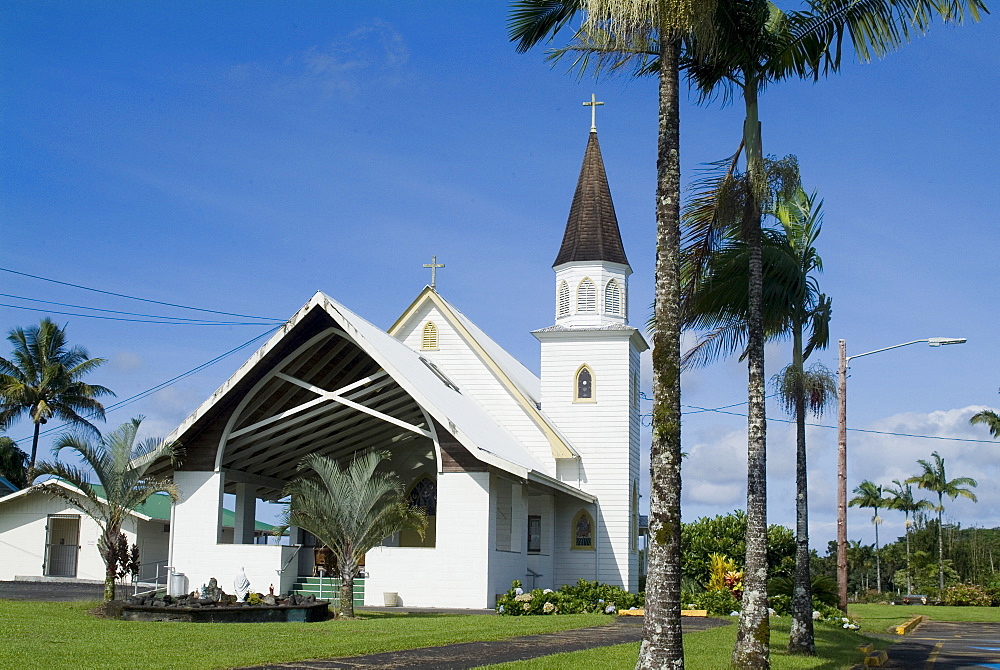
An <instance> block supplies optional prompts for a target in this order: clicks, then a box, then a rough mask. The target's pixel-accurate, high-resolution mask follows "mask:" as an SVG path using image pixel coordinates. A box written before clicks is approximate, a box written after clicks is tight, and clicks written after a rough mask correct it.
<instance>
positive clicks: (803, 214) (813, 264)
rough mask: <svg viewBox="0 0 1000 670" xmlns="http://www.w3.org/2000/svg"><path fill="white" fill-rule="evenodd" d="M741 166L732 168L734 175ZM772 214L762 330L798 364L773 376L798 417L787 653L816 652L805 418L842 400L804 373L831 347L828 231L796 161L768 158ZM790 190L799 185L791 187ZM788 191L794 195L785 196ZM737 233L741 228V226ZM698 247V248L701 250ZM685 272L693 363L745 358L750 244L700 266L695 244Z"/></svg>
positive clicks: (825, 375) (723, 250) (695, 207)
mask: <svg viewBox="0 0 1000 670" xmlns="http://www.w3.org/2000/svg"><path fill="white" fill-rule="evenodd" d="M734 168H735V166H733V165H732V164H730V167H729V168H728V169H730V170H733V169H734ZM765 168H766V170H767V172H768V174H769V175H770V177H769V179H768V192H769V195H768V199H769V201H771V202H772V203H773V205H772V206H771V207H769V208H768V210H769V212H768V213H769V214H770V215H771V217H772V218H773V220H774V221H775V222H776V224H777V227H776V228H775V229H770V228H766V229H764V230H763V232H762V246H761V254H762V256H761V257H762V262H763V295H764V314H763V320H764V330H765V336H766V337H767V338H768V339H770V338H777V337H788V336H790V337H791V339H792V362H791V364H789V365H788V366H787V367H785V368H784V370H782V371H781V372H780V373H779V374H778V375H776V376H775V378H774V383H775V386H776V387H777V390H778V395H779V397H780V398H781V400H782V403H783V404H784V406H785V409H786V410H787V411H788V412H790V413H791V414H793V415H794V416H795V419H796V546H797V550H796V582H797V584H798V586H797V587H796V589H795V591H794V595H793V608H792V611H793V622H792V630H791V636H790V638H789V639H790V642H789V648H790V649H791V650H792V651H795V652H799V653H806V654H811V653H814V651H815V649H814V648H815V644H814V642H813V640H814V635H813V618H812V613H813V605H812V596H811V595H810V584H811V579H810V576H809V561H810V558H809V517H808V493H807V491H808V480H807V464H806V413H807V412H808V411H811V412H812V413H813V414H815V415H820V414H822V411H823V409H824V407H825V406H826V404H827V403H828V402H829V400H830V399H831V398H832V397H834V396H835V394H836V391H835V389H836V381H835V380H834V379H833V376H832V375H831V373H830V372H829V370H827V369H826V368H825V367H824V366H822V365H819V364H817V365H814V366H813V367H811V368H809V369H806V368H805V366H804V362H805V360H806V359H807V358H808V357H809V355H810V354H811V353H812V352H813V351H814V350H816V349H823V348H826V346H827V345H828V344H829V341H830V329H829V324H830V314H831V300H830V299H829V298H828V297H827V296H826V295H824V294H823V293H821V292H820V290H819V284H818V281H817V279H816V277H815V273H816V272H819V271H822V268H823V262H822V259H821V258H820V257H819V254H818V253H817V251H816V247H815V243H816V239H817V237H818V236H819V233H820V229H821V227H822V214H821V207H822V203H817V202H816V196H815V194H813V195H808V194H806V192H805V191H804V190H803V189H802V188H801V186H798V182H799V180H798V170H797V167H796V161H795V159H794V157H793V156H789V157H786V158H785V159H784V160H783V161H773V160H768V161H766V165H765ZM711 182H712V179H711V178H710V179H709V183H711ZM790 185H794V188H792V189H789V186H790ZM786 190H788V191H790V192H788V193H785V191H786ZM705 206H706V203H705V202H704V201H702V200H701V199H698V198H696V199H694V200H693V201H692V202H690V203H689V205H688V206H687V208H686V209H685V217H686V218H688V219H697V218H698V217H699V216H700V214H701V211H702V208H704V207H705ZM734 227H735V226H734ZM699 243H700V241H698V240H695V241H693V242H692V244H693V245H694V246H697V244H699ZM685 251H686V252H688V253H686V254H685V265H684V268H685V273H684V274H685V275H687V276H690V277H692V278H695V277H696V278H697V281H695V282H693V284H688V285H687V290H686V291H685V293H684V297H683V303H682V304H683V313H684V317H685V322H686V323H687V324H688V325H691V326H694V327H695V328H699V329H705V330H707V333H706V334H705V335H704V336H702V337H701V338H700V339H699V341H698V342H697V343H696V344H695V346H694V347H693V348H692V349H691V350H690V351H689V352H688V353H687V354H685V357H684V361H685V363H689V364H703V363H707V362H709V361H710V360H712V359H714V358H716V357H719V356H722V355H725V354H728V353H734V352H736V351H742V352H743V354H744V356H745V355H746V354H747V349H746V345H747V340H748V328H747V323H748V319H749V315H748V311H749V296H748V280H747V270H748V266H749V259H748V256H749V249H748V245H747V244H746V243H745V242H744V241H742V240H741V239H739V238H734V237H732V236H730V237H728V239H727V242H726V244H725V245H724V246H720V247H719V248H718V249H717V250H716V252H715V253H714V254H713V255H712V256H711V258H709V259H707V263H705V262H704V259H700V258H699V255H698V254H697V253H696V251H695V250H694V249H692V248H691V247H690V246H687V247H686V248H685Z"/></svg>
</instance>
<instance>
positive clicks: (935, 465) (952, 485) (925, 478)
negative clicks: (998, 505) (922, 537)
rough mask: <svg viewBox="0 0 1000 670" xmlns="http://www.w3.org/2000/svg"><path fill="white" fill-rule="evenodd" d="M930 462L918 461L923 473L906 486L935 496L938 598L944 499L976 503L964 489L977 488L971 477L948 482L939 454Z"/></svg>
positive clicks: (935, 453)
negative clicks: (914, 486)
mask: <svg viewBox="0 0 1000 670" xmlns="http://www.w3.org/2000/svg"><path fill="white" fill-rule="evenodd" d="M931 458H932V459H933V462H931V461H925V460H924V459H920V460H918V461H917V463H918V464H919V465H920V467H921V468H923V472H921V473H920V474H919V475H915V476H913V477H910V478H908V479H907V480H906V483H907V484H916V485H917V487H918V488H922V489H927V490H928V491H933V492H934V493H936V494H937V497H938V504H937V505H935V507H934V511H936V512H937V517H938V597H939V598H940V597H941V594H942V593H943V592H944V526H943V525H942V523H941V517H942V515H943V514H944V497H945V496H948V497H949V498H951V499H952V500H954V499H955V498H957V497H959V496H962V497H963V498H968V499H969V500H971V501H972V502H977V500H978V499H977V498H976V494H975V493H973V492H972V491H970V490H969V489H968V488H966V487H971V488H976V487H977V486H979V485H978V484H977V483H976V480H975V479H973V478H971V477H956V478H955V479H952V480H950V481H949V480H948V476H947V474H946V473H945V469H944V459H943V458H942V457H941V454H939V453H938V452H936V451H935V452H934V453H932V454H931Z"/></svg>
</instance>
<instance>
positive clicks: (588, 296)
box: [576, 277, 597, 312]
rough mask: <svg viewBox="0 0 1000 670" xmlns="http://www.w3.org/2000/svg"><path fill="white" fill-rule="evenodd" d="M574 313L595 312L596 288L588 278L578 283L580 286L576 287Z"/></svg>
mask: <svg viewBox="0 0 1000 670" xmlns="http://www.w3.org/2000/svg"><path fill="white" fill-rule="evenodd" d="M576 311H577V312H596V311H597V287H596V286H595V285H594V282H593V280H591V278H590V277H585V278H584V280H583V281H581V282H580V285H579V286H577V287H576Z"/></svg>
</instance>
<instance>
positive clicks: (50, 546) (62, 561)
mask: <svg viewBox="0 0 1000 670" xmlns="http://www.w3.org/2000/svg"><path fill="white" fill-rule="evenodd" d="M45 528H46V533H45V574H46V576H48V577H76V563H77V557H78V555H79V553H80V515H79V514H52V515H50V516H49V522H48V524H47V525H46V527H45Z"/></svg>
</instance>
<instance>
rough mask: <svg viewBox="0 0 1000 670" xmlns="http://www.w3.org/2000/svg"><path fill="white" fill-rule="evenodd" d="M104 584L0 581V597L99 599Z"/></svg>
mask: <svg viewBox="0 0 1000 670" xmlns="http://www.w3.org/2000/svg"><path fill="white" fill-rule="evenodd" d="M103 597H104V584H80V583H78V582H0V598H3V599H6V600H43V601H50V602H67V601H70V600H101V599H102V598H103Z"/></svg>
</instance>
